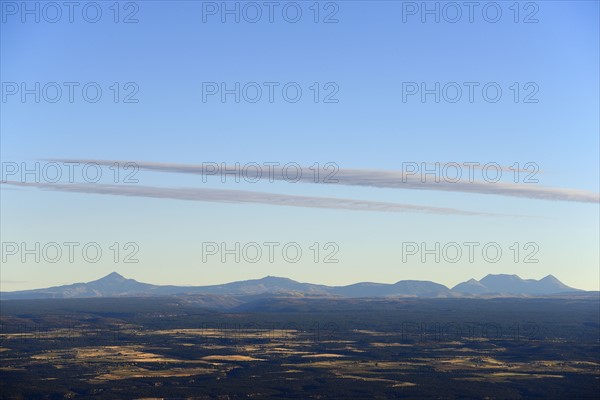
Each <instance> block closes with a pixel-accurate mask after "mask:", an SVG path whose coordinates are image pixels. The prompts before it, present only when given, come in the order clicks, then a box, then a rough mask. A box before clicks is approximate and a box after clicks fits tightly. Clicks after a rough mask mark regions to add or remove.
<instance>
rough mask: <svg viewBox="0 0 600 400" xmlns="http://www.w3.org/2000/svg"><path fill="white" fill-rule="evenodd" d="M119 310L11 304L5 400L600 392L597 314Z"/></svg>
mask: <svg viewBox="0 0 600 400" xmlns="http://www.w3.org/2000/svg"><path fill="white" fill-rule="evenodd" d="M118 302H119V304H120V306H119V307H118V308H115V300H114V299H95V300H94V299H86V300H85V301H82V300H51V301H48V300H45V301H41V300H40V301H35V300H33V301H21V300H18V301H3V302H2V303H1V307H2V332H1V336H0V337H1V344H0V357H1V363H0V371H1V376H2V380H1V389H2V390H1V393H2V394H1V397H2V398H6V399H17V398H32V397H36V398H79V397H81V398H83V397H95V398H106V399H108V398H115V397H118V398H162V397H167V398H222V399H227V398H231V399H235V398H340V399H341V398H365V399H366V398H399V397H409V398H486V397H487V398H502V399H505V398H515V399H517V398H535V397H538V398H578V399H583V398H594V395H595V394H596V393H597V392H598V391H599V390H600V344H599V342H598V332H599V331H598V329H599V324H598V318H599V315H598V313H599V309H598V305H599V304H598V301H597V300H539V299H537V300H533V299H531V300H511V299H503V300H497V301H490V300H468V301H467V300H456V299H446V300H402V301H377V302H374V301H372V300H367V299H365V300H359V301H357V300H354V301H352V302H351V303H350V302H342V303H337V302H335V301H332V300H315V299H312V300H300V301H297V303H296V306H295V307H291V308H290V307H289V301H287V300H286V301H285V304H286V305H287V306H286V307H287V311H285V312H283V311H281V310H279V309H278V300H277V299H273V300H272V301H269V302H268V304H265V303H264V302H261V305H260V306H257V307H256V308H255V309H253V310H252V311H246V312H238V311H228V312H216V311H211V310H207V309H201V308H197V307H194V306H189V305H183V304H182V303H178V302H177V301H176V300H174V299H166V298H165V299H135V298H132V299H119V300H118ZM316 305H318V306H319V307H318V308H319V309H320V310H321V311H318V312H316V311H306V308H307V307H309V308H312V307H314V306H316ZM116 310H118V311H116ZM150 310H152V311H150ZM336 310H337V311H336ZM566 310H570V312H566ZM441 393H443V394H442V395H440V394H441Z"/></svg>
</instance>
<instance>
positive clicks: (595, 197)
mask: <svg viewBox="0 0 600 400" xmlns="http://www.w3.org/2000/svg"><path fill="white" fill-rule="evenodd" d="M52 161H58V162H79V163H91V162H94V163H97V164H99V165H106V166H110V165H113V164H114V163H115V162H120V163H125V162H123V161H116V160H85V159H80V160H66V159H55V160H52ZM135 164H136V165H137V166H139V168H140V169H145V170H150V171H159V172H172V173H187V174H197V175H208V174H207V171H206V168H203V166H202V165H195V164H172V163H156V162H135ZM228 168H229V169H233V166H228ZM272 168H273V170H272V174H269V176H268V177H263V179H267V178H271V177H272V178H273V179H274V180H285V177H286V176H287V175H285V173H284V171H283V168H282V167H281V166H278V167H272ZM308 170H309V168H304V169H303V171H308ZM333 178H334V179H335V180H337V182H336V183H335V184H338V185H347V186H366V187H376V188H392V189H411V190H434V191H444V192H463V193H477V194H486V195H498V196H511V197H521V198H527V199H540V200H555V201H573V202H582V203H599V202H600V194H598V193H594V192H591V191H587V190H581V189H570V188H557V187H548V186H543V185H539V184H537V183H513V182H502V181H499V182H495V183H493V182H485V181H473V182H470V181H469V180H468V179H467V178H463V180H460V181H458V182H449V181H445V180H441V181H440V182H435V181H434V180H433V179H431V177H429V179H428V180H427V181H426V182H422V181H421V177H420V176H415V175H409V174H403V173H402V172H401V171H383V170H372V169H339V171H337V173H336V174H335V176H334V177H333ZM299 182H304V183H314V177H313V176H312V174H311V175H309V174H304V175H303V176H302V177H301V178H300V180H299ZM325 183H327V182H325Z"/></svg>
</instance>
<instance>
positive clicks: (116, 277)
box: [98, 272, 127, 282]
mask: <svg viewBox="0 0 600 400" xmlns="http://www.w3.org/2000/svg"><path fill="white" fill-rule="evenodd" d="M98 280H99V281H111V282H121V281H124V280H127V278H125V277H124V276H123V275H121V274H118V273H116V272H111V273H110V274H108V275H106V276H105V277H103V278H100V279H98Z"/></svg>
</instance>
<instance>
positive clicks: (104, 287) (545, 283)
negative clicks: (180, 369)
mask: <svg viewBox="0 0 600 400" xmlns="http://www.w3.org/2000/svg"><path fill="white" fill-rule="evenodd" d="M577 292H582V291H580V290H578V289H574V288H571V287H569V286H566V285H565V284H563V283H562V282H560V281H559V280H558V279H557V278H556V277H554V276H552V275H548V276H546V277H545V278H543V279H540V280H535V279H521V278H520V277H519V276H517V275H506V274H500V275H491V274H490V275H487V276H486V277H484V278H483V279H481V280H480V281H477V280H475V279H470V280H468V281H466V282H463V283H460V284H458V285H456V286H455V287H453V288H452V289H449V288H447V287H446V286H444V285H441V284H439V283H435V282H430V281H415V280H403V281H398V282H396V283H393V284H386V283H373V282H360V283H355V284H352V285H347V286H326V285H317V284H312V283H301V282H296V281H294V280H292V279H288V278H280V277H275V276H267V277H264V278H262V279H251V280H246V281H238V282H231V283H226V284H222V285H212V286H173V285H152V284H148V283H142V282H138V281H136V280H135V279H128V278H125V277H124V276H122V275H120V274H118V273H116V272H112V273H110V274H108V275H106V276H105V277H103V278H100V279H97V280H95V281H91V282H87V283H83V282H80V283H74V284H71V285H64V286H55V287H50V288H45V289H33V290H22V291H15V292H1V293H0V299H2V300H10V299H42V298H89V297H122V296H139V297H145V296H173V295H215V296H261V295H285V296H325V297H350V298H360V297H425V298H436V297H461V296H468V297H473V296H485V297H489V296H492V295H496V296H543V295H556V294H561V293H563V294H564V293H577Z"/></svg>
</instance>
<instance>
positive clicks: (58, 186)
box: [2, 181, 507, 216]
mask: <svg viewBox="0 0 600 400" xmlns="http://www.w3.org/2000/svg"><path fill="white" fill-rule="evenodd" d="M2 185H3V186H4V185H11V186H16V187H31V188H37V189H41V190H50V191H58V192H70V193H88V194H104V195H116V196H133V197H150V198H161V199H175V200H191V201H204V202H213V203H237V204H247V203H251V204H267V205H275V206H289V207H309V208H325V209H336V210H352V211H379V212H419V213H429V214H446V215H466V216H507V215H502V214H493V213H483V212H472V211H464V210H458V209H454V208H440V207H428V206H417V205H410V204H399V203H387V202H380V201H366V200H354V199H343V198H330V197H312V196H292V195H282V194H273V193H262V192H252V191H245V190H221V189H198V188H161V187H153V186H141V185H105V184H95V183H35V182H16V181H7V182H4V183H2Z"/></svg>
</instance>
